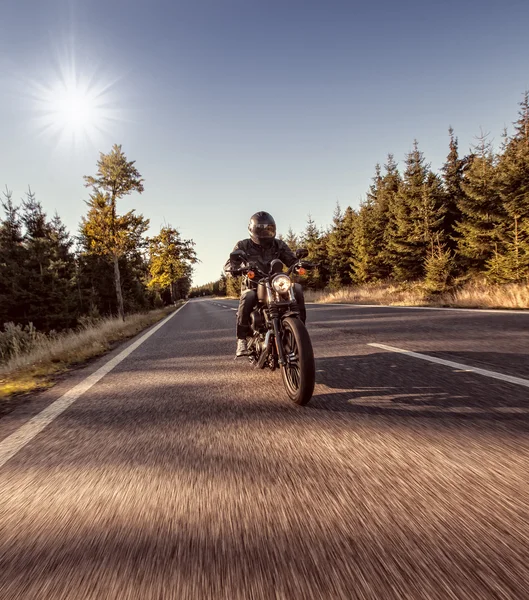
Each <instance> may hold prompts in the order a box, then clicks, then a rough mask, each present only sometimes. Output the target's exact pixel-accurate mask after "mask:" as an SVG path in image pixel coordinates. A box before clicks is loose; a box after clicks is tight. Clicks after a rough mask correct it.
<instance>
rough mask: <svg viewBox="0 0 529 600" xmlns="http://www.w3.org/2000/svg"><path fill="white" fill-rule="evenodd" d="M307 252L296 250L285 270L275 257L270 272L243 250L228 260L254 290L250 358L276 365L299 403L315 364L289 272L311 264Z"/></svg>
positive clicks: (310, 388) (307, 394) (308, 391)
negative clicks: (307, 260) (255, 293)
mask: <svg viewBox="0 0 529 600" xmlns="http://www.w3.org/2000/svg"><path fill="white" fill-rule="evenodd" d="M307 255H308V252H307V251H306V250H304V249H299V250H297V251H296V258H297V259H298V261H297V262H296V263H294V264H293V265H292V266H291V267H290V268H289V269H288V270H286V272H285V269H286V266H285V265H284V264H283V263H282V262H281V261H280V260H279V259H275V260H273V261H272V262H271V263H270V271H269V273H264V272H263V271H261V269H260V268H259V267H258V266H257V265H256V264H250V263H249V262H248V260H247V257H246V254H245V253H244V252H243V251H242V250H236V251H235V252H233V253H232V254H231V255H230V262H231V264H232V265H236V267H235V268H232V270H231V273H232V275H245V276H246V277H247V279H248V280H249V281H251V282H253V283H254V284H255V285H254V286H252V287H255V289H256V291H257V306H256V307H255V309H254V310H253V311H252V313H251V317H250V327H251V332H252V336H251V338H250V339H249V340H248V357H249V361H250V363H251V364H253V365H254V366H255V367H257V368H259V369H265V368H267V367H268V368H269V369H270V370H271V371H275V370H276V369H277V368H279V369H280V370H281V375H282V379H283V384H284V386H285V389H286V392H287V394H288V396H289V398H290V399H291V400H292V401H293V402H295V403H296V404H301V405H305V404H307V403H308V402H309V401H310V399H311V398H312V394H313V392H314V384H315V379H316V366H315V363H314V352H313V349H312V343H311V340H310V336H309V333H308V331H307V328H306V327H305V325H304V323H303V322H302V321H301V319H300V315H299V310H298V307H297V303H296V298H295V296H294V283H293V281H292V274H293V273H294V272H297V273H299V274H301V275H303V274H304V273H305V272H306V269H307V268H310V267H311V265H310V264H309V263H306V262H303V260H302V259H303V258H305V257H306V256H307ZM250 285H251V284H250Z"/></svg>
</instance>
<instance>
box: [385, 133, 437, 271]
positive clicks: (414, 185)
mask: <svg viewBox="0 0 529 600" xmlns="http://www.w3.org/2000/svg"><path fill="white" fill-rule="evenodd" d="M444 214H445V209H444V206H443V192H442V187H441V181H440V179H439V177H437V176H436V175H434V174H433V173H432V172H431V171H430V166H429V165H427V164H426V163H425V161H424V156H423V154H422V152H420V151H419V148H418V144H417V142H415V144H414V148H413V150H412V152H410V153H409V154H408V156H407V157H406V169H405V171H404V176H403V181H402V184H401V185H400V189H399V192H398V194H397V197H396V198H395V201H394V203H393V206H392V235H391V239H390V246H391V251H392V253H393V256H394V259H396V260H395V263H394V268H393V273H394V275H395V277H396V278H397V279H400V280H406V279H420V278H421V277H423V276H424V273H425V261H426V259H427V257H428V253H429V251H430V248H431V245H432V242H433V241H434V240H436V239H439V240H440V243H441V244H444V239H443V231H442V226H443V220H444Z"/></svg>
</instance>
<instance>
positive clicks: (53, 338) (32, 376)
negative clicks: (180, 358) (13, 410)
mask: <svg viewBox="0 0 529 600" xmlns="http://www.w3.org/2000/svg"><path fill="white" fill-rule="evenodd" d="M173 310H175V307H174V306H170V307H166V308H162V309H155V310H151V311H149V312H146V313H138V314H132V315H128V316H127V318H126V320H125V321H124V320H123V319H121V318H120V317H107V318H103V319H98V320H95V321H94V320H92V319H85V320H83V322H82V324H81V325H79V326H78V327H77V328H76V329H73V330H66V331H62V332H59V333H56V332H52V333H50V334H44V333H40V332H38V331H37V330H36V329H35V328H34V327H32V326H26V327H23V326H21V325H14V324H13V323H9V324H8V325H6V326H5V327H4V331H3V332H0V359H1V363H0V415H1V414H2V405H1V401H2V400H3V399H5V398H6V397H8V396H10V395H12V394H15V393H22V392H29V391H31V390H34V389H35V388H40V387H47V386H49V385H50V384H52V383H53V376H56V375H58V374H59V373H62V372H64V371H66V370H68V369H70V368H71V367H73V366H75V365H78V364H83V363H84V362H86V361H87V360H89V359H91V358H94V357H96V356H100V355H101V354H104V353H105V352H107V351H108V350H110V349H111V348H112V347H113V345H115V344H116V343H119V342H121V341H123V340H126V339H128V338H131V337H133V336H135V335H136V334H138V333H140V332H141V331H142V330H144V329H146V328H147V327H150V326H151V325H154V324H155V323H156V322H158V321H160V320H161V319H163V318H164V317H166V316H168V315H169V314H170V313H171V312H172V311H173Z"/></svg>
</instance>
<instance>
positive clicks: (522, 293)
mask: <svg viewBox="0 0 529 600" xmlns="http://www.w3.org/2000/svg"><path fill="white" fill-rule="evenodd" d="M305 298H306V300H307V301H308V302H318V303H335V304H337V303H344V304H380V305H387V306H447V307H460V308H497V309H501V308H503V309H506V308H507V309H508V308H511V309H528V308H529V286H528V285H524V284H507V285H492V284H487V283H486V282H470V283H467V284H465V285H463V286H461V287H458V288H455V289H454V290H452V291H450V292H445V293H444V294H438V295H431V294H429V293H428V292H427V291H426V290H425V289H424V287H423V285H422V284H420V283H402V284H398V283H391V282H382V283H373V284H365V285H358V286H351V287H347V288H342V289H340V290H336V291H326V290H324V291H321V292H313V291H307V292H306V293H305Z"/></svg>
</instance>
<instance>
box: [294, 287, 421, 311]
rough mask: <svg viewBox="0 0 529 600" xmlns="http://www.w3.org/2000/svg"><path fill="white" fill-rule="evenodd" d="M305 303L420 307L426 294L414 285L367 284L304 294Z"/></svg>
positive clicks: (309, 291) (308, 291)
mask: <svg viewBox="0 0 529 600" xmlns="http://www.w3.org/2000/svg"><path fill="white" fill-rule="evenodd" d="M305 300H306V301H307V302H318V303H324V304H327V303H333V304H340V303H345V304H385V305H388V306H421V305H424V304H426V303H427V300H426V293H425V292H424V291H423V290H421V289H420V288H419V286H416V285H410V284H397V283H369V284H365V285H355V286H351V287H346V288H341V289H339V290H335V291H329V290H323V291H321V292H320V291H318V292H314V291H311V290H307V291H306V292H305Z"/></svg>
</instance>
